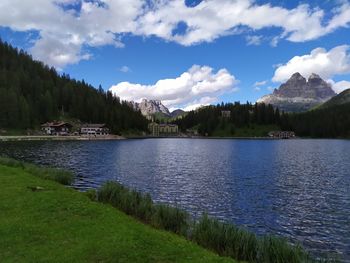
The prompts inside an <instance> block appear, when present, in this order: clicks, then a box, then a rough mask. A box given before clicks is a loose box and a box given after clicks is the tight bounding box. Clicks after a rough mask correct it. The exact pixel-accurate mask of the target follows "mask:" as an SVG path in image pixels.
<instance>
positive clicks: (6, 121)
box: [0, 40, 147, 133]
mask: <svg viewBox="0 0 350 263" xmlns="http://www.w3.org/2000/svg"><path fill="white" fill-rule="evenodd" d="M62 116H67V117H69V118H76V119H79V120H80V121H82V122H87V123H106V124H107V125H108V126H109V128H110V129H111V130H112V132H114V133H120V132H122V131H127V130H146V128H147V120H146V119H145V118H144V117H143V116H142V115H141V113H140V112H136V111H134V110H133V109H132V108H130V107H129V105H128V104H127V103H126V102H122V101H120V100H119V99H118V98H116V97H114V96H112V94H111V93H110V92H105V91H104V90H103V89H102V88H101V87H99V89H95V88H94V87H92V86H91V85H89V84H87V83H85V82H84V80H82V81H77V80H74V79H71V78H70V77H69V76H68V75H65V74H62V75H61V74H58V73H57V72H56V70H55V69H54V68H49V67H48V66H46V65H44V64H43V63H41V62H38V61H34V60H33V59H32V57H31V56H30V55H28V54H26V53H25V52H24V51H22V50H18V49H16V48H13V47H11V46H10V45H9V44H7V43H4V42H2V41H1V40H0V128H15V129H27V128H37V127H38V126H39V125H40V124H41V123H44V122H46V121H52V120H55V119H59V118H60V117H62Z"/></svg>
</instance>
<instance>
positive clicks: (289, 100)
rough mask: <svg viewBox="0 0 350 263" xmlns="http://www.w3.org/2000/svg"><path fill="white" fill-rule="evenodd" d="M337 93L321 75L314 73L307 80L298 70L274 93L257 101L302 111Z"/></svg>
mask: <svg viewBox="0 0 350 263" xmlns="http://www.w3.org/2000/svg"><path fill="white" fill-rule="evenodd" d="M335 95H336V93H335V92H334V91H333V89H332V87H331V85H330V84H329V83H327V82H326V81H324V80H323V79H322V78H321V77H320V76H319V75H317V74H315V73H313V74H311V75H310V76H309V78H308V79H307V80H306V78H304V77H303V76H302V75H301V74H300V73H298V72H297V73H294V74H293V75H292V76H291V77H290V79H289V80H288V81H287V82H286V83H283V84H282V85H281V86H280V87H279V88H278V89H275V90H274V92H273V93H272V94H270V95H266V96H263V97H262V98H260V99H259V100H258V101H257V102H258V103H265V104H271V105H273V106H275V107H278V108H279V109H280V110H283V111H287V112H302V111H307V110H309V109H311V108H313V107H315V106H317V105H320V104H322V103H324V102H325V101H327V100H329V99H331V98H332V97H334V96H335Z"/></svg>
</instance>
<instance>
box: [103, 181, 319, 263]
mask: <svg viewBox="0 0 350 263" xmlns="http://www.w3.org/2000/svg"><path fill="white" fill-rule="evenodd" d="M97 200H98V201H100V202H103V203H109V204H111V205H112V206H114V207H116V208H118V209H120V210H122V211H123V212H125V213H126V214H128V215H131V216H133V217H135V218H137V219H139V220H141V221H143V222H144V223H147V224H150V225H152V226H154V227H156V228H159V229H164V230H167V231H171V232H174V233H176V234H179V235H182V236H184V237H186V238H187V239H189V240H191V241H193V242H195V243H197V244H198V245H200V246H202V247H205V248H207V249H209V250H212V251H215V252H216V253H218V254H219V255H221V256H226V257H231V258H233V259H236V260H239V261H247V262H263V263H265V262H266V263H274V262H275V263H282V262H290V263H298V262H325V261H319V260H315V259H313V258H311V257H310V256H309V254H308V253H307V252H306V251H305V250H304V249H303V248H302V247H301V246H299V245H296V246H294V245H291V244H290V243H288V242H287V241H286V240H285V239H281V238H277V237H274V236H270V235H269V236H265V237H258V236H256V235H255V234H254V233H251V232H249V231H247V230H245V229H242V228H239V227H237V226H235V225H233V224H228V223H223V222H220V221H219V220H217V219H212V218H210V217H208V215H206V214H204V215H203V216H202V217H201V218H200V219H199V220H197V221H195V220H193V219H192V218H191V217H190V216H189V214H188V213H187V212H185V211H183V210H182V209H180V208H179V207H172V206H169V205H163V204H155V203H154V202H153V201H152V199H151V196H150V195H149V194H143V193H140V192H137V191H136V190H130V189H128V188H126V187H124V186H122V185H121V184H119V183H117V182H107V183H105V184H104V185H103V186H102V187H101V188H100V189H98V190H97Z"/></svg>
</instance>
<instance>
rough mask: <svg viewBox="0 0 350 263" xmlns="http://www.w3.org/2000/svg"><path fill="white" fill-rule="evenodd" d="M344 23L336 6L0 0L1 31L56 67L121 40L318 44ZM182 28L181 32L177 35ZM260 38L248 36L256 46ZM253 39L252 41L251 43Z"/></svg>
mask: <svg viewBox="0 0 350 263" xmlns="http://www.w3.org/2000/svg"><path fill="white" fill-rule="evenodd" d="M349 23H350V5H349V2H348V1H340V4H338V5H337V6H336V8H334V9H333V10H332V11H327V12H326V11H325V10H322V9H320V8H312V7H310V6H309V5H307V4H299V5H297V6H296V7H295V8H291V9H288V8H285V7H280V6H274V5H272V4H270V3H265V4H261V3H258V2H256V1H253V0H236V1H232V0H204V1H201V2H200V3H199V4H198V5H196V6H187V5H186V3H185V1H184V0H172V1H170V0H160V1H146V0H98V1H97V0H94V1H87V0H26V1H21V0H2V1H1V2H0V26H4V27H9V28H11V29H12V30H14V31H22V32H25V31H29V30H34V31H37V32H39V38H38V39H33V41H34V45H33V47H32V48H31V50H30V51H31V53H32V54H33V56H34V57H35V58H36V59H39V60H42V61H44V62H46V63H48V64H50V65H53V66H56V67H57V68H63V67H64V66H66V65H68V64H72V63H78V62H79V61H80V60H84V59H89V58H90V57H91V54H89V52H88V51H86V48H88V47H98V46H104V45H114V46H116V47H123V45H124V44H123V36H124V35H126V34H132V35H137V36H145V37H149V36H156V37H159V38H161V39H164V40H166V41H173V42H177V43H179V44H181V45H185V46H189V45H194V44H198V43H201V42H210V41H213V40H215V39H217V38H219V37H222V36H226V35H233V34H242V33H246V32H247V31H251V30H253V31H258V30H261V29H264V28H271V27H275V28H279V29H280V33H278V35H277V36H272V37H277V38H276V39H278V40H281V39H287V40H288V41H292V42H303V41H308V40H312V39H317V38H319V37H321V36H324V35H326V34H329V33H331V32H333V31H334V30H336V29H338V28H340V27H346V26H348V25H349ZM179 25H182V27H183V30H180V31H181V32H180V31H179V30H177V29H178V27H179ZM261 38H262V36H261V34H260V33H259V39H258V38H257V37H255V38H251V37H250V38H249V35H248V43H251V44H257V43H258V42H259V40H260V39H261ZM252 41H253V42H252Z"/></svg>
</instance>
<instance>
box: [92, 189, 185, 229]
mask: <svg viewBox="0 0 350 263" xmlns="http://www.w3.org/2000/svg"><path fill="white" fill-rule="evenodd" d="M97 199H98V201H100V202H103V203H109V204H111V205H112V206H114V207H116V208H118V209H120V210H122V211H123V212H125V213H126V214H128V215H131V216H133V217H135V218H137V219H139V220H141V221H143V222H145V223H148V224H151V225H152V226H154V227H157V228H160V229H164V230H167V231H171V232H174V233H176V234H181V235H185V236H186V235H187V229H188V218H189V216H188V214H187V213H186V212H185V211H183V210H181V209H179V208H176V207H171V206H168V205H161V204H154V203H153V201H152V198H151V196H150V194H143V193H140V192H138V191H136V190H130V189H128V188H126V187H124V186H122V185H121V184H119V183H117V182H107V183H105V184H104V185H103V186H102V187H101V188H100V189H98V191H97Z"/></svg>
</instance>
